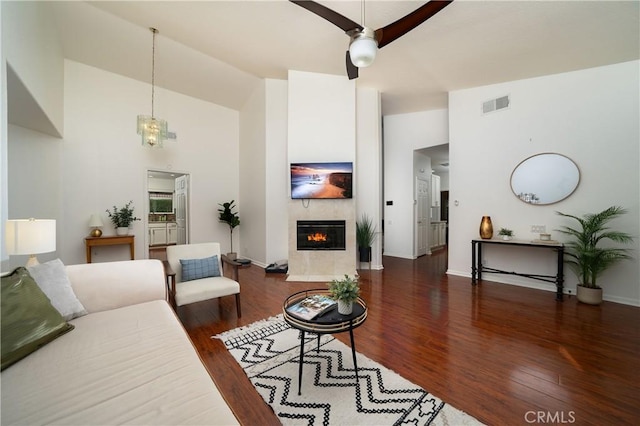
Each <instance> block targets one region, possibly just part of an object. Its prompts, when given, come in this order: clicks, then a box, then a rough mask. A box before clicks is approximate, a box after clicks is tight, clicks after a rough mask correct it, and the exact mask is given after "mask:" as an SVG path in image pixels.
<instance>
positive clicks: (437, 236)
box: [429, 222, 447, 249]
mask: <svg viewBox="0 0 640 426" xmlns="http://www.w3.org/2000/svg"><path fill="white" fill-rule="evenodd" d="M430 231H431V234H430V236H429V237H430V238H429V243H430V244H429V248H431V249H433V248H438V247H442V246H444V245H446V244H447V222H431V229H430Z"/></svg>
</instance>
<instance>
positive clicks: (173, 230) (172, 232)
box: [167, 223, 178, 244]
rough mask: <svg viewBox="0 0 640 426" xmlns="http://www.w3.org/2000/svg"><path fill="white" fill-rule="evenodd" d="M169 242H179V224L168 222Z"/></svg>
mask: <svg viewBox="0 0 640 426" xmlns="http://www.w3.org/2000/svg"><path fill="white" fill-rule="evenodd" d="M167 244H178V225H177V224H176V223H167Z"/></svg>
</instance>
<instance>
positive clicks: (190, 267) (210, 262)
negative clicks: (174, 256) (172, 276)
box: [180, 256, 220, 282]
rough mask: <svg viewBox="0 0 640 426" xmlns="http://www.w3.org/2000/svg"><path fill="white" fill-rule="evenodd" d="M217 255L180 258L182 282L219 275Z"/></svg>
mask: <svg viewBox="0 0 640 426" xmlns="http://www.w3.org/2000/svg"><path fill="white" fill-rule="evenodd" d="M219 264H220V262H219V261H218V256H211V257H205V258H204V259H180V265H181V266H182V280H181V281H182V282H185V281H193V280H199V279H201V278H209V277H219V276H220V267H219V266H218V265H219Z"/></svg>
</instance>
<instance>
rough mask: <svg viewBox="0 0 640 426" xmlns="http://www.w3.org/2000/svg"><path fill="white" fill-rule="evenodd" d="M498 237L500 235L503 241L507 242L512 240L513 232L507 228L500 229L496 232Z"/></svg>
mask: <svg viewBox="0 0 640 426" xmlns="http://www.w3.org/2000/svg"><path fill="white" fill-rule="evenodd" d="M498 235H500V236H501V237H502V239H503V240H505V241H509V240H510V239H512V238H513V231H512V230H511V229H507V228H500V231H498Z"/></svg>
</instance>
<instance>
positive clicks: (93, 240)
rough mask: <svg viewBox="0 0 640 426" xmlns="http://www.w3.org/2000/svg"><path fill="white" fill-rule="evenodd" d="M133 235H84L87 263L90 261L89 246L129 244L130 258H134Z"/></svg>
mask: <svg viewBox="0 0 640 426" xmlns="http://www.w3.org/2000/svg"><path fill="white" fill-rule="evenodd" d="M134 237H135V235H113V236H109V237H86V238H85V239H84V245H85V248H86V251H87V263H91V247H98V246H116V245H121V244H128V245H129V252H130V254H131V260H133V259H134V258H135V244H134V241H133V239H134Z"/></svg>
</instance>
